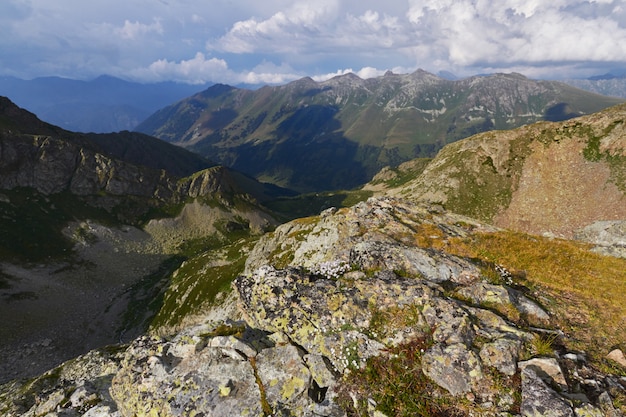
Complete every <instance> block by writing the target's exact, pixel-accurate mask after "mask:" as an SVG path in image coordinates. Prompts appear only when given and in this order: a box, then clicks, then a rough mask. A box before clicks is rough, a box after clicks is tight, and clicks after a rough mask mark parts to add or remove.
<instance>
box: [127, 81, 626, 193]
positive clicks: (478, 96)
mask: <svg viewBox="0 0 626 417" xmlns="http://www.w3.org/2000/svg"><path fill="white" fill-rule="evenodd" d="M618 102H621V100H619V99H616V98H607V97H602V96H599V95H596V94H591V93H588V92H584V91H582V90H578V89H575V88H573V87H570V86H568V85H565V84H563V83H558V82H548V81H533V80H529V79H527V78H525V77H523V76H521V75H519V74H508V75H507V74H496V75H492V76H484V77H471V78H467V79H463V80H455V81H453V80H447V79H443V78H439V77H437V76H435V75H432V74H429V73H427V72H424V71H421V70H420V71H416V72H415V73H413V74H408V75H396V74H393V73H387V74H386V75H385V76H382V77H378V78H374V79H368V80H363V79H360V78H359V77H357V76H356V75H354V74H347V75H344V76H339V77H335V78H333V79H331V80H328V81H324V82H320V83H318V82H315V81H313V80H312V79H310V78H303V79H301V80H298V81H294V82H292V83H289V84H287V85H284V86H278V87H264V88H261V89H259V90H256V91H250V90H242V89H238V88H234V87H230V86H226V85H214V86H212V87H210V88H209V89H207V90H205V91H203V92H201V93H198V94H196V95H194V96H192V97H190V98H188V99H185V100H182V101H180V102H178V103H176V104H174V105H171V106H168V107H166V108H164V109H162V110H159V111H158V112H156V113H155V114H154V115H152V116H150V117H149V118H148V119H147V120H145V121H144V122H143V123H142V124H141V125H139V126H138V127H137V130H138V131H140V132H143V133H146V134H149V135H152V136H156V137H158V138H161V139H163V140H166V141H168V142H171V143H175V144H177V145H181V146H184V147H186V148H187V149H190V150H193V151H195V152H198V153H199V154H201V155H205V156H207V157H208V158H210V159H212V160H215V161H217V162H218V163H220V164H223V165H226V166H230V167H232V168H235V169H237V170H240V171H242V172H245V173H247V174H249V175H252V176H254V177H255V178H257V179H259V180H262V181H265V182H272V183H274V184H277V185H280V186H283V187H287V188H292V189H295V190H298V191H302V192H309V191H320V190H331V189H350V188H354V187H356V186H358V185H362V184H364V183H365V182H367V181H368V180H369V179H371V177H372V176H373V175H374V174H375V173H376V172H378V171H379V170H380V169H381V168H382V167H384V166H386V165H398V164H399V163H401V162H404V161H406V160H410V159H412V158H415V157H419V156H427V157H432V156H434V155H435V154H436V153H437V151H438V150H439V149H441V148H442V147H443V146H444V145H445V144H447V143H451V142H454V141H456V140H459V139H462V138H465V137H468V136H470V135H472V134H474V133H478V132H482V131H489V130H494V129H510V128H513V127H517V126H521V125H524V124H527V123H531V122H535V121H537V120H565V119H568V118H571V117H574V116H578V115H581V114H586V113H591V112H594V111H598V110H600V109H602V108H605V107H608V106H610V105H614V104H617V103H618Z"/></svg>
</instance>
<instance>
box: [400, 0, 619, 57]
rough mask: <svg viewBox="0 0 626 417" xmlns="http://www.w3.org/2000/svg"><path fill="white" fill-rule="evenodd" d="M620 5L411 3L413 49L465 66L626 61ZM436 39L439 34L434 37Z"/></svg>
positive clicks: (521, 0) (522, 0) (529, 0)
mask: <svg viewBox="0 0 626 417" xmlns="http://www.w3.org/2000/svg"><path fill="white" fill-rule="evenodd" d="M619 3H620V2H618V1H611V0H603V1H566V0H553V1H551V2H543V1H539V0H505V1H498V2H491V1H486V0H475V1H471V0H461V1H457V0H434V1H423V0H410V7H409V10H408V12H407V18H408V20H409V21H410V22H411V23H412V25H413V30H414V34H415V38H416V40H421V41H422V42H424V43H425V42H426V41H430V42H431V44H432V46H431V47H430V48H428V49H423V48H420V49H417V48H416V49H414V53H415V54H416V56H417V57H420V58H426V59H428V58H430V59H431V60H439V61H441V62H447V63H449V65H453V66H461V67H486V66H490V67H502V68H505V67H508V66H511V65H520V64H525V65H535V66H544V65H548V64H550V63H558V64H560V63H563V62H572V63H575V62H582V61H587V60H589V61H604V62H612V61H624V60H625V59H626V28H624V24H625V23H626V21H625V20H624V17H625V15H624V14H623V13H622V14H621V16H620V15H617V14H616V13H617V11H619V10H621V6H620V5H619ZM433 35H434V36H433Z"/></svg>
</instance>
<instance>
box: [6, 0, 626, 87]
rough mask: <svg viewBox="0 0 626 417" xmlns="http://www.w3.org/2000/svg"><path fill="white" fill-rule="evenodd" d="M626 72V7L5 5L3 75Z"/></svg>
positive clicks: (60, 1)
mask: <svg viewBox="0 0 626 417" xmlns="http://www.w3.org/2000/svg"><path fill="white" fill-rule="evenodd" d="M418 68H419V69H423V70H426V71H429V72H432V73H435V74H437V73H439V72H440V71H445V72H449V73H452V74H455V75H456V76H458V77H466V76H471V75H475V74H486V73H494V72H506V73H509V72H519V73H522V74H524V75H526V76H528V77H530V78H535V79H566V78H584V77H589V76H592V75H598V74H605V73H609V72H616V71H619V70H620V69H621V70H622V71H623V69H624V68H626V0H593V1H579V0H550V1H548V0H384V1H380V0H304V1H302V0H291V1H287V0H263V1H259V0H88V1H86V0H0V76H15V77H19V78H23V79H32V78H35V77H42V76H60V77H66V78H74V79H82V80H90V79H93V78H96V77H98V76H99V75H103V74H106V75H112V76H115V77H119V78H123V79H127V80H131V81H138V82H159V81H177V82H185V83H193V84H196V83H197V84H199V83H213V82H220V83H226V84H233V85H241V84H250V85H260V84H283V83H286V82H289V81H292V80H295V79H298V78H301V77H304V76H310V77H312V78H313V79H315V80H318V81H321V80H325V79H328V78H331V77H333V76H336V75H341V74H345V73H348V72H353V73H355V74H357V75H358V76H360V77H361V78H371V77H376V76H379V75H382V74H384V73H385V72H386V71H388V70H390V71H393V72H394V73H399V74H402V73H409V72H412V71H415V70H416V69H418Z"/></svg>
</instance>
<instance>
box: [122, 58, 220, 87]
mask: <svg viewBox="0 0 626 417" xmlns="http://www.w3.org/2000/svg"><path fill="white" fill-rule="evenodd" d="M131 74H132V76H133V78H137V79H141V80H150V81H152V82H157V81H165V80H172V81H181V82H188V83H191V84H203V83H206V82H211V81H213V80H215V79H222V78H223V77H224V76H227V77H228V76H230V70H229V69H228V64H227V63H226V61H224V60H223V59H218V58H210V59H207V58H206V57H205V56H204V54H203V53H201V52H198V53H197V54H196V55H195V56H194V57H193V58H192V59H189V60H182V61H180V62H173V61H168V60H166V59H159V60H157V61H154V62H153V63H152V64H150V65H149V66H148V67H147V68H139V69H135V70H133V71H132V72H131Z"/></svg>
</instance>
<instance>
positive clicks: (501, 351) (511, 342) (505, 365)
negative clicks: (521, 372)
mask: <svg viewBox="0 0 626 417" xmlns="http://www.w3.org/2000/svg"><path fill="white" fill-rule="evenodd" d="M521 348H522V342H521V341H520V340H519V339H509V338H501V339H496V340H495V341H493V342H490V343H485V344H484V345H483V347H482V348H481V349H480V359H481V360H482V361H483V363H484V364H485V365H487V366H492V367H494V368H496V369H497V370H498V371H500V372H502V373H503V374H505V375H509V376H512V375H515V373H516V372H517V360H518V358H519V354H520V350H521Z"/></svg>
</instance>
